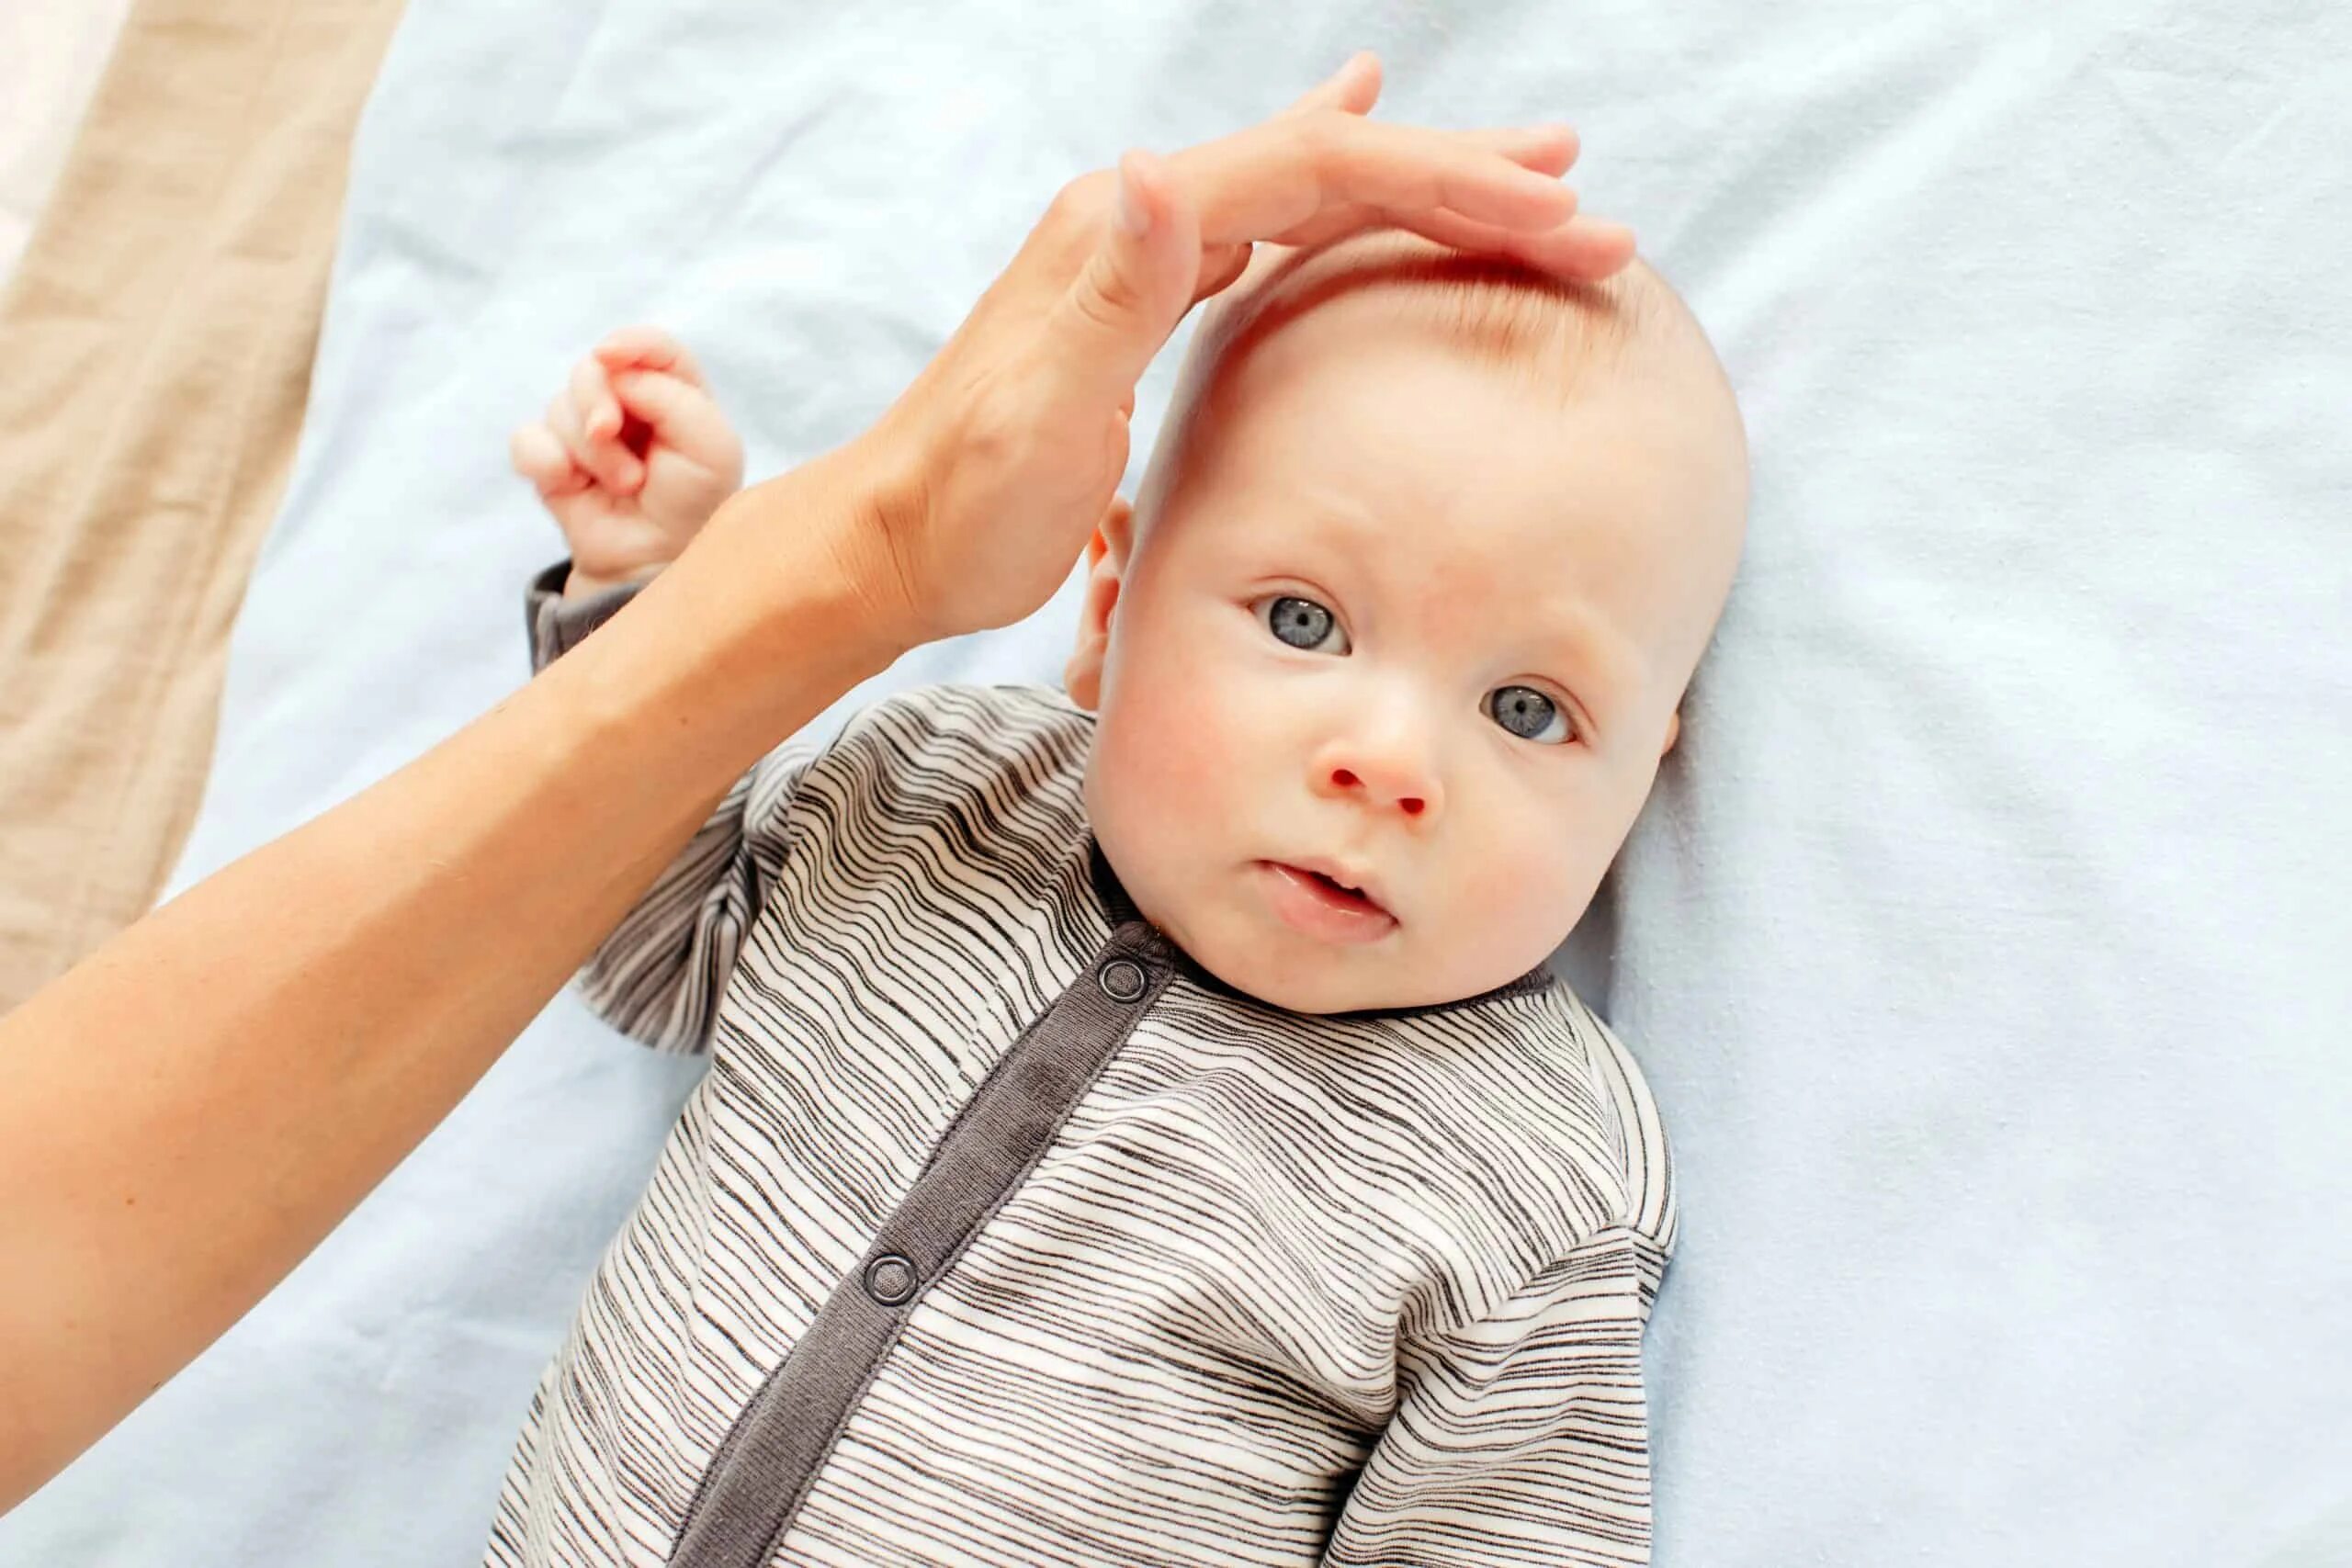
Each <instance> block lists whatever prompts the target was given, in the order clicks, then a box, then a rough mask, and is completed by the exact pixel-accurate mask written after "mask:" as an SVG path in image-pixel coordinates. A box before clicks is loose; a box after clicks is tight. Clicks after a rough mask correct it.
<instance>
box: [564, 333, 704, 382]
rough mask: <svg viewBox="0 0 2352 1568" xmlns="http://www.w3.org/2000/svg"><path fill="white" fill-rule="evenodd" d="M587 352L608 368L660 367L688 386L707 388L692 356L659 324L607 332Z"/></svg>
mask: <svg viewBox="0 0 2352 1568" xmlns="http://www.w3.org/2000/svg"><path fill="white" fill-rule="evenodd" d="M590 352H591V353H592V354H593V355H594V357H595V358H596V360H597V362H598V363H600V364H602V365H603V366H604V367H605V369H607V370H628V369H643V370H662V371H666V372H668V373H669V374H670V375H673V376H675V377H676V378H678V379H679V380H681V381H684V383H685V384H686V385H688V386H689V387H695V388H698V389H702V390H704V391H708V390H709V389H710V383H709V382H707V381H706V380H704V379H703V374H702V367H701V366H699V365H697V364H695V356H694V355H691V354H688V353H687V352H686V348H685V345H684V344H682V343H680V342H679V341H678V340H677V339H676V338H673V337H672V336H671V335H670V334H669V333H665V332H663V331H662V329H661V328H660V327H623V328H621V329H620V330H619V331H617V332H615V333H610V334H608V335H607V336H606V337H605V341H604V342H602V343H600V344H597V345H596V346H595V347H594V349H592V350H591V351H590Z"/></svg>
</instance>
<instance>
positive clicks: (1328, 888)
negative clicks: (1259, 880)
mask: <svg viewBox="0 0 2352 1568" xmlns="http://www.w3.org/2000/svg"><path fill="white" fill-rule="evenodd" d="M1277 864H1279V865H1281V866H1282V868H1283V870H1284V871H1287V872H1290V873H1291V874H1294V875H1296V876H1300V877H1304V878H1305V879H1306V882H1307V883H1308V884H1309V886H1312V887H1313V888H1314V890H1315V891H1316V893H1317V894H1318V895H1319V896H1321V897H1324V898H1325V899H1328V900H1329V902H1331V903H1332V904H1334V905H1336V906H1338V907H1339V908H1343V909H1358V910H1362V911H1363V912H1365V913H1368V914H1381V915H1385V914H1386V913H1387V912H1388V911H1387V910H1385V909H1384V908H1381V906H1380V903H1379V901H1378V900H1377V899H1374V898H1373V897H1369V896H1368V895H1366V894H1365V893H1364V892H1363V889H1361V888H1356V887H1351V886H1348V885H1347V884H1346V883H1344V882H1341V881H1340V880H1339V879H1338V878H1337V877H1334V876H1329V875H1326V874H1324V873H1322V872H1319V871H1309V870H1307V869H1306V867H1305V866H1300V865H1292V864H1290V863H1288V862H1286V861H1283V862H1277Z"/></svg>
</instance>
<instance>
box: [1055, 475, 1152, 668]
mask: <svg viewBox="0 0 2352 1568" xmlns="http://www.w3.org/2000/svg"><path fill="white" fill-rule="evenodd" d="M1134 520H1135V508H1134V507H1133V506H1132V505H1130V504H1129V503H1128V502H1127V500H1126V498H1125V496H1116V495H1114V496H1113V497H1112V498H1111V504H1110V506H1109V507H1107V508H1106V509H1104V511H1103V521H1102V522H1100V523H1098V524H1096V525H1095V527H1094V536H1093V537H1092V538H1091V539H1089V540H1087V541H1086V596H1085V598H1084V599H1082V600H1081V601H1080V604H1079V612H1078V646H1077V647H1076V648H1074V649H1071V650H1070V656H1069V663H1068V664H1067V665H1065V666H1064V667H1063V670H1062V685H1063V686H1064V688H1066V689H1067V690H1068V691H1069V695H1070V701H1072V702H1074V703H1076V704H1077V705H1079V706H1080V707H1082V708H1085V709H1087V710H1089V711H1090V712H1091V711H1092V710H1093V709H1094V708H1095V706H1096V705H1098V704H1099V703H1100V702H1101V701H1102V694H1103V656H1104V655H1105V654H1106V653H1107V652H1109V650H1110V645H1111V614H1112V607H1113V606H1114V605H1115V604H1117V603H1118V600H1119V574H1120V572H1122V571H1123V570H1125V568H1126V562H1127V558H1128V556H1129V554H1130V547H1131V546H1132V545H1133V543H1134V534H1133V532H1132V525H1133V523H1134ZM1114 548H1115V552H1116V553H1115V555H1114Z"/></svg>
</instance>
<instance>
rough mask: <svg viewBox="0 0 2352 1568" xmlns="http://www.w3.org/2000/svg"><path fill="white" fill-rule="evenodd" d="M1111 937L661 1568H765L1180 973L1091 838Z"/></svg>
mask: <svg viewBox="0 0 2352 1568" xmlns="http://www.w3.org/2000/svg"><path fill="white" fill-rule="evenodd" d="M1089 852H1090V872H1091V875H1092V877H1093V880H1094V884H1095V886H1096V888H1097V889H1098V890H1099V891H1101V892H1102V894H1103V897H1104V901H1105V904H1106V906H1107V908H1108V910H1109V913H1110V917H1111V921H1112V927H1113V929H1112V931H1111V935H1110V939H1109V940H1108V941H1106V942H1104V943H1103V946H1102V948H1101V950H1100V951H1098V952H1097V953H1095V954H1094V958H1093V961H1092V963H1091V965H1090V966H1089V969H1088V972H1087V974H1086V975H1085V976H1082V977H1080V979H1079V980H1078V981H1076V982H1075V983H1074V984H1072V985H1071V986H1070V987H1069V988H1068V989H1067V990H1065V991H1063V992H1062V994H1061V995H1060V996H1059V997H1057V998H1055V1000H1054V1003H1053V1005H1052V1006H1051V1007H1049V1008H1047V1009H1046V1010H1045V1011H1044V1012H1043V1013H1040V1014H1039V1015H1038V1016H1037V1018H1036V1019H1035V1021H1032V1022H1031V1024H1030V1025H1029V1027H1028V1028H1027V1029H1026V1030H1024V1031H1023V1032H1022V1035H1021V1037H1020V1038H1019V1039H1018V1040H1015V1041H1014V1042H1013V1043H1012V1046H1011V1048H1010V1049H1008V1050H1007V1051H1006V1052H1005V1054H1004V1055H1002V1056H1001V1057H1000V1058H999V1059H998V1061H997V1063H996V1065H995V1066H994V1067H993V1068H991V1069H990V1070H989V1075H988V1077H986V1078H985V1079H983V1080H982V1081H981V1083H980V1087H979V1088H978V1089H975V1090H974V1091H973V1093H972V1097H971V1099H969V1100H966V1101H965V1102H964V1107H963V1109H962V1110H960V1111H957V1112H956V1119H955V1120H954V1121H952V1122H949V1123H948V1125H947V1131H946V1132H945V1133H944V1134H942V1135H941V1137H940V1140H939V1144H938V1145H937V1146H936V1147H935V1148H933V1151H932V1155H931V1159H930V1160H929V1162H928V1163H926V1164H925V1165H924V1167H923V1168H922V1172H921V1174H919V1175H918V1176H917V1177H916V1178H915V1182H914V1185H913V1186H912V1187H911V1188H910V1189H909V1190H908V1192H907V1195H906V1197H905V1198H904V1199H903V1200H902V1201H900V1202H899V1206H898V1208H896V1209H895V1210H893V1211H892V1212H891V1213H890V1215H889V1217H888V1219H886V1220H884V1221H883V1222H882V1224H881V1227H880V1229H878V1230H877V1231H876V1233H875V1236H874V1241H873V1244H872V1245H871V1246H870V1247H867V1248H866V1251H865V1257H864V1258H861V1259H859V1261H858V1264H857V1266H856V1267H855V1268H854V1269H851V1270H850V1272H849V1275H848V1277H847V1278H846V1279H844V1280H842V1283H841V1284H840V1285H839V1286H838V1287H837V1288H836V1289H835V1290H834V1292H833V1293H832V1295H831V1296H830V1297H829V1298H827V1300H826V1302H825V1304H824V1305H823V1306H822V1307H821V1308H820V1309H819V1311H818V1313H817V1315H816V1317H815V1318H814V1319H813V1320H811V1322H810V1323H809V1327H808V1330H807V1331H806V1332H805V1333H803V1334H802V1335H801V1337H800V1338H799V1339H798V1341H797V1342H796V1343H795V1344H794V1345H793V1347H792V1348H791V1350H790V1351H789V1352H788V1353H787V1354H786V1356H785V1359H783V1360H782V1361H781V1362H779V1363H778V1364H777V1366H776V1368H775V1371H771V1372H770V1373H769V1374H768V1376H767V1380H766V1381H765V1382H763V1383H761V1385H760V1388H759V1392H758V1393H754V1394H753V1395H752V1399H751V1403H749V1404H746V1405H745V1406H744V1407H743V1409H742V1412H741V1414H740V1415H739V1416H736V1418H735V1424H734V1426H733V1427H729V1430H728V1433H727V1437H726V1439H725V1440H724V1441H722V1442H721V1443H720V1444H719V1445H718V1453H717V1454H716V1455H714V1456H713V1457H712V1460H711V1463H710V1468H709V1469H708V1470H707V1471H706V1472H704V1473H703V1478H702V1483H701V1484H700V1485H699V1486H698V1487H696V1488H695V1495H694V1500H693V1501H692V1502H691V1503H689V1504H688V1505H687V1506H686V1517H685V1523H684V1528H683V1529H681V1530H680V1531H679V1534H678V1540H677V1544H676V1546H675V1547H673V1549H672V1550H671V1552H670V1562H671V1563H672V1565H673V1568H763V1565H764V1564H765V1563H766V1562H768V1560H769V1559H770V1558H771V1557H773V1556H774V1555H775V1550H776V1547H777V1545H778V1543H780V1542H781V1541H782V1540H783V1539H784V1533H785V1531H786V1529H789V1528H790V1527H791V1524H792V1519H793V1516H794V1515H795V1514H797V1512H798V1511H799V1508H800V1505H801V1503H802V1501H803V1500H804V1499H805V1498H806V1497H807V1496H808V1494H809V1484H810V1483H811V1482H813V1481H814V1480H815V1479H816V1476H817V1472H819V1471H820V1469H822V1468H823V1466H824V1463H825V1461H826V1459H827V1457H828V1456H829V1455H831V1452H832V1449H833V1445H834V1443H835V1442H837V1441H838V1440H839V1439H840V1437H841V1433H842V1427H845V1426H847V1425H848V1422H849V1418H850V1415H851V1413H852V1412H853V1411H854V1409H855V1408H856V1406H857V1403H858V1401H859V1399H860V1398H861V1397H862V1396H863V1395H864V1394H865V1388H866V1385H867V1384H868V1383H869V1382H872V1381H873V1379H874V1375H875V1373H876V1371H878V1370H879V1369H880V1367H881V1364H882V1360H883V1358H885V1357H886V1356H888V1354H889V1353H890V1347H891V1346H892V1345H893V1344H895V1343H896V1342H897V1340H898V1337H899V1329H900V1328H901V1327H902V1326H903V1325H905V1323H906V1321H907V1314H909V1313H910V1312H912V1311H913V1310H914V1304H915V1303H916V1302H918V1301H920V1300H922V1293H923V1292H925V1291H926V1290H928V1289H930V1288H931V1286H932V1284H933V1282H934V1281H935V1280H938V1279H939V1277H940V1276H941V1275H942V1274H944V1273H945V1272H946V1271H947V1270H948V1269H951V1268H953V1267H954V1266H955V1263H956V1258H957V1257H958V1256H959V1255H960V1254H961V1253H962V1252H963V1250H964V1247H965V1246H966V1245H967V1243H969V1242H970V1240H971V1239H972V1237H973V1236H974V1235H978V1233H979V1230H980V1227H981V1226H982V1225H984V1224H987V1222H988V1220H989V1216H990V1215H992V1214H993V1213H995V1212H996V1211H997V1209H998V1208H999V1207H1000V1206H1001V1205H1002V1203H1003V1202H1004V1201H1005V1200H1006V1199H1007V1198H1009V1197H1010V1196H1012V1193H1013V1191H1014V1190H1016V1189H1017V1188H1019V1187H1020V1185H1021V1184H1022V1182H1023V1181H1024V1180H1025V1179H1027V1178H1028V1175H1029V1172H1030V1170H1031V1169H1032V1168H1034V1167H1035V1165H1036V1163H1037V1161H1038V1159H1039V1158H1040V1157H1042V1156H1044V1154H1045V1152H1046V1147H1047V1146H1048V1145H1051V1144H1052V1143H1053V1141H1054V1138H1055V1135H1056V1134H1057V1133H1059V1131H1060V1130H1061V1125H1062V1123H1063V1122H1065V1121H1066V1120H1068V1118H1069V1113H1070V1111H1071V1110H1072V1109H1073V1108H1075V1107H1076V1106H1077V1104H1078V1102H1079V1101H1080V1100H1081V1099H1083V1098H1084V1097H1085V1094H1086V1091H1087V1089H1089V1088H1090V1087H1091V1085H1092V1084H1093V1082H1094V1079H1095V1077H1096V1076H1097V1075H1098V1074H1100V1073H1101V1072H1102V1070H1103V1065H1104V1064H1105V1063H1107V1062H1108V1061H1109V1060H1110V1059H1111V1056H1112V1055H1113V1054H1114V1052H1116V1051H1117V1050H1118V1048H1119V1046H1120V1045H1121V1044H1122V1043H1125V1040H1126V1038H1127V1036H1128V1035H1129V1034H1131V1033H1132V1032H1134V1031H1135V1027H1136V1023H1137V1022H1138V1021H1141V1019H1142V1018H1143V1015H1144V1012H1145V1010H1147V1009H1148V1008H1149V1007H1150V1006H1151V1004H1152V1002H1153V1000H1154V999H1155V998H1157V997H1158V996H1159V993H1160V991H1161V990H1162V989H1164V988H1165V987H1167V985H1168V982H1169V980H1170V978H1171V977H1172V976H1173V975H1174V974H1175V972H1176V969H1177V966H1178V958H1177V952H1176V948H1175V945H1174V944H1173V943H1172V942H1170V941H1169V940H1168V938H1167V937H1165V936H1164V935H1162V934H1161V933H1160V932H1159V931H1158V930H1157V929H1156V928H1154V927H1153V926H1152V925H1151V924H1150V923H1149V922H1148V921H1147V920H1145V919H1142V918H1141V917H1140V916H1138V915H1137V914H1136V911H1135V907H1134V905H1133V904H1132V903H1130V902H1129V901H1128V900H1127V898H1126V897H1125V890H1124V889H1122V888H1120V887H1119V886H1117V882H1116V879H1115V878H1114V877H1113V876H1111V875H1110V874H1109V872H1108V867H1107V864H1106V863H1104V862H1103V859H1102V850H1101V847H1100V846H1099V845H1095V844H1092V843H1091V841H1090V845H1089Z"/></svg>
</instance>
